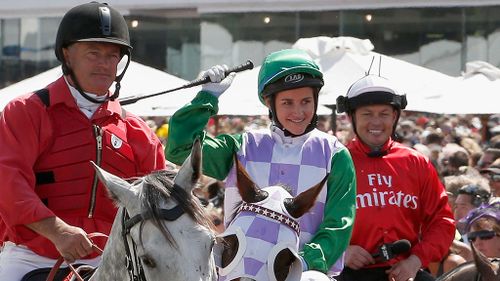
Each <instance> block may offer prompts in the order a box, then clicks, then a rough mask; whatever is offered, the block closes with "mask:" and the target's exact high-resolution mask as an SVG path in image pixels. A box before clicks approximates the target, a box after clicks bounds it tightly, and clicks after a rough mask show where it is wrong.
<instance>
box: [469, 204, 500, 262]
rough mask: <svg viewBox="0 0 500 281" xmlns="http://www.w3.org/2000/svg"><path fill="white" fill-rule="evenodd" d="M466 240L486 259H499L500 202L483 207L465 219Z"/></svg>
mask: <svg viewBox="0 0 500 281" xmlns="http://www.w3.org/2000/svg"><path fill="white" fill-rule="evenodd" d="M464 223H465V224H466V231H467V239H468V240H469V242H470V243H471V244H474V247H475V248H476V249H478V250H479V251H480V252H481V253H483V254H484V255H485V256H486V257H488V258H497V259H498V258H500V202H494V203H492V204H489V205H487V204H486V205H483V206H481V207H479V208H477V209H474V210H473V211H471V212H470V213H469V214H468V215H467V217H466V218H464Z"/></svg>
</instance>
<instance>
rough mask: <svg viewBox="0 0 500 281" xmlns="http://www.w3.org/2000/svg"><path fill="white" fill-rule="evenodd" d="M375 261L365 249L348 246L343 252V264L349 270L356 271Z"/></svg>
mask: <svg viewBox="0 0 500 281" xmlns="http://www.w3.org/2000/svg"><path fill="white" fill-rule="evenodd" d="M374 263H375V259H373V257H372V255H371V254H370V253H368V252H367V251H366V250H365V249H363V248H361V247H360V246H358V245H349V246H348V247H347V250H346V252H345V264H346V266H348V267H349V268H351V269H354V270H358V269H361V268H363V267H365V266H367V265H369V264H374Z"/></svg>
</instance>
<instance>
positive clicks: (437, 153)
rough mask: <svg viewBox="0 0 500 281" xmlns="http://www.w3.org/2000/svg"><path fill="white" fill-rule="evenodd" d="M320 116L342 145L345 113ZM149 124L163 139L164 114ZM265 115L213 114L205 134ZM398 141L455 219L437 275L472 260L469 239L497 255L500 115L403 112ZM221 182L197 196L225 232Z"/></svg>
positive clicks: (257, 124) (254, 123)
mask: <svg viewBox="0 0 500 281" xmlns="http://www.w3.org/2000/svg"><path fill="white" fill-rule="evenodd" d="M334 120H336V124H334V125H335V126H332V124H331V122H332V118H331V117H330V116H320V117H319V120H318V128H319V129H321V130H323V131H325V132H327V133H329V134H335V135H336V136H337V138H338V139H339V140H340V141H341V142H343V143H344V144H346V143H347V142H348V141H349V140H351V139H352V138H353V137H354V134H353V132H352V129H351V127H350V123H349V120H348V117H347V116H346V115H344V114H342V115H337V116H335V119H334ZM147 123H148V124H149V125H150V127H151V128H152V129H153V130H154V131H155V132H156V134H157V135H158V136H159V137H160V139H161V140H162V141H163V142H164V144H165V141H166V139H167V136H168V118H165V117H155V118H149V119H148V121H147ZM269 124H270V121H269V118H268V117H267V116H238V117H234V116H233V117H229V116H217V117H213V118H212V119H211V120H210V121H209V123H208V125H207V128H206V129H207V132H208V133H209V134H212V135H217V134H219V133H239V132H242V131H244V130H247V129H249V128H252V129H254V128H266V127H268V126H269ZM394 137H395V138H396V139H397V140H398V141H399V142H401V143H403V144H405V145H407V146H409V147H412V148H414V149H416V150H418V151H420V152H422V153H423V154H425V155H426V156H427V157H429V159H430V160H431V161H432V163H433V165H434V167H435V168H436V170H437V172H438V174H439V176H440V178H441V181H442V183H443V185H444V186H445V188H446V190H447V193H448V197H449V203H450V205H451V207H452V210H453V212H454V216H455V220H456V223H457V235H456V241H454V243H453V245H452V246H451V247H450V251H449V254H448V256H446V257H444V258H443V260H442V261H441V262H436V263H434V264H431V265H430V266H429V268H430V271H431V273H432V274H434V275H435V276H439V275H441V274H443V273H444V272H447V271H449V270H451V269H453V268H454V267H455V266H457V265H459V264H461V263H463V262H465V261H469V260H471V259H472V254H471V250H470V245H471V243H474V246H475V247H476V248H477V249H479V250H480V251H481V252H483V254H485V255H486V256H488V257H497V258H498V257H499V255H500V228H499V225H500V221H499V219H500V209H499V208H500V199H499V198H500V114H496V115H490V116H473V115H430V114H417V113H412V112H403V114H402V116H401V121H400V122H399V125H398V127H397V129H396V135H395V136H394ZM223 188H224V185H223V183H222V182H219V181H216V180H214V179H210V178H205V179H204V181H203V183H202V188H201V191H202V192H201V196H202V197H204V199H205V201H204V202H205V203H206V205H207V208H209V210H210V212H211V213H212V214H213V218H214V224H215V225H216V226H218V231H223V226H222V225H221V222H222V221H223V212H222V202H223V192H222V191H221V190H222V189H223Z"/></svg>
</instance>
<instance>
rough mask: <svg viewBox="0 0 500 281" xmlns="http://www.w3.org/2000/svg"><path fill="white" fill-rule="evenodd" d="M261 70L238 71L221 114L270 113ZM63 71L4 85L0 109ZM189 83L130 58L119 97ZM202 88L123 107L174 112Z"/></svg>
mask: <svg viewBox="0 0 500 281" xmlns="http://www.w3.org/2000/svg"><path fill="white" fill-rule="evenodd" d="M258 70H259V69H258V68H257V69H254V70H252V71H245V72H241V73H238V74H237V75H236V78H235V81H243V84H242V85H240V86H231V87H230V90H228V91H227V92H226V93H224V94H223V95H222V96H221V97H220V100H219V115H248V116H250V115H266V114H267V108H266V107H265V106H264V105H262V104H261V103H260V101H259V99H258V97H257V73H258ZM120 71H121V70H119V72H120ZM61 75H62V71H61V67H60V66H58V67H55V68H53V69H50V70H48V71H46V72H43V73H40V74H38V75H36V76H33V77H31V78H27V79H25V80H23V81H20V82H18V83H16V84H13V85H10V86H8V87H6V88H3V89H1V90H0V111H2V110H3V108H4V107H5V105H7V103H8V102H9V101H11V100H12V99H14V98H15V97H17V96H19V95H23V94H26V93H30V92H33V91H36V90H38V89H41V88H43V87H45V86H47V85H48V84H49V83H51V82H52V81H54V80H56V79H57V78H59V77H60V76H61ZM187 83H188V81H186V80H184V79H181V78H178V77H175V76H173V75H170V74H168V73H165V72H163V71H160V70H157V69H154V68H152V67H148V66H145V65H142V64H140V63H137V62H131V63H130V65H129V68H128V69H127V72H126V73H125V76H124V77H123V80H122V82H121V85H122V86H121V89H120V98H124V97H129V96H138V95H149V94H153V93H159V92H162V91H166V90H169V89H173V88H177V87H180V86H182V85H185V84H187ZM236 84H240V83H239V82H238V83H236ZM112 90H113V86H112ZM200 90H201V86H197V87H193V88H188V89H183V90H178V91H175V92H171V93H166V94H162V95H158V96H155V97H151V98H146V99H142V100H140V101H138V102H136V103H134V104H130V105H126V106H124V108H126V109H127V110H129V111H130V112H132V113H134V114H136V115H139V116H171V115H172V114H174V112H175V111H177V110H178V109H179V108H181V107H182V106H184V105H185V104H187V103H189V102H190V101H191V100H192V99H193V98H194V96H195V95H196V93H197V92H198V91H200ZM319 110H320V112H321V113H322V114H329V113H330V111H329V109H327V108H324V107H321V108H320V109H319Z"/></svg>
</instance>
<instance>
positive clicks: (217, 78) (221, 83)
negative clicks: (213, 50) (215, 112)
mask: <svg viewBox="0 0 500 281" xmlns="http://www.w3.org/2000/svg"><path fill="white" fill-rule="evenodd" d="M228 69H229V68H228V67H227V65H225V64H223V65H216V66H212V67H211V68H210V69H209V70H207V71H204V72H202V73H201V77H209V78H210V81H211V82H210V83H206V84H203V86H201V90H202V91H205V92H209V93H210V94H212V95H213V96H215V97H217V98H218V97H220V95H222V93H224V92H225V91H226V90H227V88H229V86H231V83H233V79H234V76H235V75H236V73H234V72H232V73H230V74H229V75H228V76H227V77H226V74H225V71H227V70H228Z"/></svg>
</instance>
